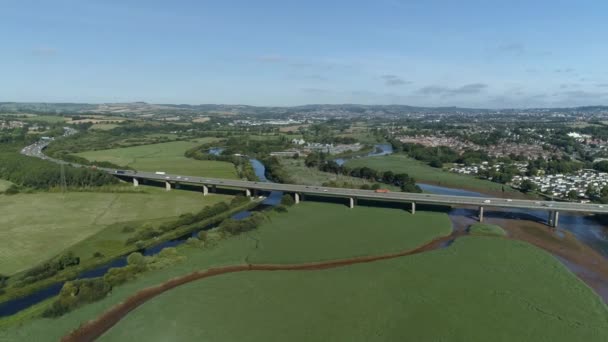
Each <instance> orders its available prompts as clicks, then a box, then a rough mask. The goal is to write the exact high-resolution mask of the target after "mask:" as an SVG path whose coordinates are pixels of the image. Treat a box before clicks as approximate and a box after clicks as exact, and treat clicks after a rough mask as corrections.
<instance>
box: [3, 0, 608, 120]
mask: <svg viewBox="0 0 608 342" xmlns="http://www.w3.org/2000/svg"><path fill="white" fill-rule="evenodd" d="M607 13H608V1H605V0H597V1H588V0H578V1H574V0H573V1H560V0H534V1H519V0H505V1H498V0H496V1H495V0H478V1H472V0H460V1H452V0H449V1H448V0H444V1H439V0H424V1H408V0H376V1H371V0H370V1H363V0H361V1H356V0H350V1H343V0H335V1H331V0H326V1H317V0H307V1H290V0H283V1H264V0H256V1H231V0H223V1H205V0H200V1H178V0H176V1H156V0H148V1H132V0H79V1H67V0H54V1H28V0H18V1H15V0H3V1H2V4H1V6H0V101H48V102H96V103H98V102H130V101H147V102H152V103H190V104H199V103H228V104H251V105H280V106H283V105H299V104H307V103H361V104H409V105H421V106H444V105H456V106H470V107H490V108H497V107H535V106H576V105H596V104H608V22H607V21H606V16H607Z"/></svg>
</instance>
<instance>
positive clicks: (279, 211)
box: [274, 205, 287, 213]
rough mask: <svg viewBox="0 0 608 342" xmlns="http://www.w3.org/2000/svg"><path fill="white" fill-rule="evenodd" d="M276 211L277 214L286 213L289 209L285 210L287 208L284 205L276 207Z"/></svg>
mask: <svg viewBox="0 0 608 342" xmlns="http://www.w3.org/2000/svg"><path fill="white" fill-rule="evenodd" d="M274 211H276V212H277V213H286V212H287V208H285V206H283V205H277V206H276V207H274Z"/></svg>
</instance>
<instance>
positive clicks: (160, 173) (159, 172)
mask: <svg viewBox="0 0 608 342" xmlns="http://www.w3.org/2000/svg"><path fill="white" fill-rule="evenodd" d="M154 173H155V174H157V175H164V174H166V172H165V171H156V172H154Z"/></svg>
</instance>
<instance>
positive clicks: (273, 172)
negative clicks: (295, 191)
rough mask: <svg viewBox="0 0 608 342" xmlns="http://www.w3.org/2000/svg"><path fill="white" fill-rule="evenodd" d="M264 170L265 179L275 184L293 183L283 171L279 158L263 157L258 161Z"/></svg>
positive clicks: (285, 171)
mask: <svg viewBox="0 0 608 342" xmlns="http://www.w3.org/2000/svg"><path fill="white" fill-rule="evenodd" d="M260 161H261V162H262V163H263V164H264V167H265V168H266V177H267V178H268V179H270V180H272V181H274V182H277V183H293V179H292V178H291V176H290V175H289V173H288V172H287V170H285V168H284V167H283V165H282V164H281V161H280V160H279V158H277V157H275V156H271V157H265V158H262V159H261V160H260Z"/></svg>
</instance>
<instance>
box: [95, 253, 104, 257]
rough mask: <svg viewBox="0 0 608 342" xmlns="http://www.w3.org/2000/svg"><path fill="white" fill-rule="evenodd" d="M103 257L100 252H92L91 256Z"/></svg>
mask: <svg viewBox="0 0 608 342" xmlns="http://www.w3.org/2000/svg"><path fill="white" fill-rule="evenodd" d="M103 257H104V255H103V253H101V252H95V253H93V258H103Z"/></svg>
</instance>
